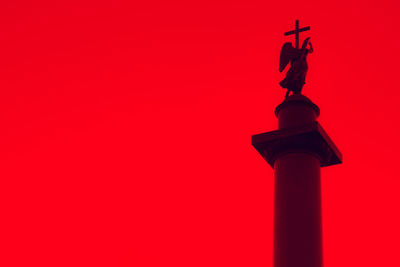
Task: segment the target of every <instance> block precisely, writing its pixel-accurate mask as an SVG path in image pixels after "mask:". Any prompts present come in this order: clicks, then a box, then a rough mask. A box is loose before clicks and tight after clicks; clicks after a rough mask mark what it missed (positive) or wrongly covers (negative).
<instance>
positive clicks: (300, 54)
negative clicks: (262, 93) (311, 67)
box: [279, 20, 313, 98]
mask: <svg viewBox="0 0 400 267" xmlns="http://www.w3.org/2000/svg"><path fill="white" fill-rule="evenodd" d="M309 29H310V27H305V28H301V29H299V21H298V20H296V28H295V30H293V31H290V32H286V33H285V34H284V35H291V34H294V35H295V47H293V45H292V43H290V42H287V43H285V44H283V46H282V49H281V55H280V60H279V71H280V72H282V71H283V70H284V69H285V67H286V66H287V65H288V63H289V61H290V68H289V70H288V72H287V73H286V77H285V79H283V80H282V81H281V82H280V83H279V84H280V86H281V87H283V88H286V89H287V92H286V96H285V98H287V97H288V96H289V93H290V91H292V92H293V94H296V95H297V94H301V89H302V88H303V86H304V84H305V79H306V74H307V70H308V65H307V55H308V54H309V53H312V52H313V47H312V44H311V42H309V40H310V37H308V38H306V39H305V40H304V42H303V45H302V47H301V48H299V33H300V32H303V31H308V30H309ZM307 45H309V46H310V48H309V49H308V48H307Z"/></svg>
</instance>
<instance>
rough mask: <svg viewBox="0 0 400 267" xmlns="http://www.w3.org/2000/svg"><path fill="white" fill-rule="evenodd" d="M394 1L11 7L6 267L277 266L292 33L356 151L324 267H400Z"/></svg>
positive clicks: (0, 26) (0, 72) (331, 189)
mask: <svg viewBox="0 0 400 267" xmlns="http://www.w3.org/2000/svg"><path fill="white" fill-rule="evenodd" d="M399 7H400V6H399V4H398V2H397V1H386V0H380V1H367V2H366V1H342V0H341V1H276V2H269V1H258V0H257V1H248V0H240V1H210V0H205V1H199V2H193V1H174V0H172V1H153V0H152V1H109V2H99V1H84V2H82V1H76V0H73V1H3V2H2V3H1V6H0V38H1V40H0V51H1V52H0V68H1V69H0V125H1V126H0V127H1V129H0V134H1V139H0V170H1V180H0V181H1V184H0V203H1V204H0V205H1V206H0V207H1V210H0V212H1V213H0V214H1V224H2V226H1V230H0V242H1V243H0V244H1V249H0V265H1V266H140V267H142V266H143V267H145V266H146V267H147V266H174V267H177V266H272V221H273V217H272V216H273V210H272V208H273V171H272V169H271V168H270V167H269V166H268V165H267V164H266V163H265V162H264V161H263V159H262V158H261V157H260V156H259V155H258V154H257V152H256V150H255V149H254V148H253V147H252V146H251V144H250V137H251V135H253V134H257V133H261V132H265V131H270V130H274V129H276V128H277V120H276V118H275V117H274V114H273V111H274V108H275V107H276V105H278V104H279V103H280V102H281V101H282V100H283V97H284V93H285V91H284V90H282V89H281V88H280V87H279V86H278V82H279V81H280V80H281V79H282V78H283V76H284V74H282V73H279V72H278V70H277V68H278V57H279V50H280V47H281V45H282V44H283V42H285V41H293V40H294V38H293V37H284V36H283V32H285V31H288V30H292V29H293V27H294V20H295V19H296V18H299V19H300V26H308V25H310V26H311V31H309V32H307V33H302V34H301V40H304V38H305V37H306V36H311V41H312V43H313V45H314V48H315V52H314V53H313V54H311V55H310V56H309V65H310V70H309V75H308V77H307V84H306V86H305V87H304V90H303V92H304V94H305V95H307V96H308V97H310V98H311V99H312V100H313V101H314V102H315V103H317V104H318V105H319V106H320V108H321V116H320V119H319V121H320V123H321V124H322V125H323V127H324V128H325V130H326V131H327V132H328V134H329V135H330V136H331V138H332V139H333V140H334V141H335V143H336V145H337V146H338V147H339V149H340V150H341V152H342V153H343V155H344V164H343V165H340V166H333V167H329V168H325V169H323V170H322V175H323V179H322V193H323V230H324V262H325V267H336V266H400V258H399V257H398V250H399V246H398V240H399V239H400V230H399V224H400V219H399V215H398V209H399V208H398V206H399V202H400V201H399V197H398V191H399V183H400V182H399V180H398V166H399V163H398V154H399V151H400V144H399V139H398V129H399V127H398V123H399V114H400V112H399V111H398V106H397V105H398V98H399V82H398V77H399V75H398V63H399V61H400V55H399V53H398V51H399V50H398V42H399V38H398V35H397V34H398V29H399V27H400V23H399V20H398V13H399Z"/></svg>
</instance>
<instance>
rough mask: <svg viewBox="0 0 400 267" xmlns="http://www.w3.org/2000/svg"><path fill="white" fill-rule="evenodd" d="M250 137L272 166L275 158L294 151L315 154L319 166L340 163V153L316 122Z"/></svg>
mask: <svg viewBox="0 0 400 267" xmlns="http://www.w3.org/2000/svg"><path fill="white" fill-rule="evenodd" d="M251 139H252V140H251V143H252V145H253V146H254V147H255V148H256V149H257V151H258V152H259V153H260V154H261V156H262V157H263V158H264V159H265V160H266V161H267V162H268V164H269V165H271V167H272V168H273V167H274V162H275V160H276V159H277V158H279V157H280V156H282V155H284V154H287V153H294V152H301V153H309V154H313V155H316V156H317V157H318V159H319V160H320V162H321V167H326V166H331V165H335V164H340V163H342V154H341V153H340V151H339V149H338V148H337V147H336V146H335V144H334V143H333V142H332V140H331V139H330V138H329V136H328V135H327V134H326V132H325V131H324V130H323V129H322V126H321V125H320V124H319V123H318V122H313V123H310V124H306V125H302V126H297V127H291V128H283V129H279V130H276V131H272V132H267V133H262V134H257V135H253V136H252V138H251Z"/></svg>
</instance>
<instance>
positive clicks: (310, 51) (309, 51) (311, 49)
mask: <svg viewBox="0 0 400 267" xmlns="http://www.w3.org/2000/svg"><path fill="white" fill-rule="evenodd" d="M308 44H309V45H310V49H309V50H308V53H312V52H314V49H313V47H312V44H311V42H309V43H308Z"/></svg>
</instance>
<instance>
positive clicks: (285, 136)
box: [252, 20, 342, 267]
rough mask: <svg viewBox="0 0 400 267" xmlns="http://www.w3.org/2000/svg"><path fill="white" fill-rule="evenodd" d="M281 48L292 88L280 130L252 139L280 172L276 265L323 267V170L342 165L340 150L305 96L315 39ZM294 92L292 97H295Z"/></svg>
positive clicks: (286, 83)
mask: <svg viewBox="0 0 400 267" xmlns="http://www.w3.org/2000/svg"><path fill="white" fill-rule="evenodd" d="M308 30H310V27H305V28H299V21H298V20H296V25H295V30H293V31H289V32H286V33H285V34H284V35H291V34H294V35H295V46H294V47H293V45H292V44H291V43H285V44H284V45H283V46H282V49H281V55H280V62H279V71H280V72H282V71H283V70H284V69H285V67H286V66H287V65H288V63H289V62H290V68H289V70H288V72H287V73H286V77H285V78H284V79H283V80H282V81H281V82H280V83H279V84H280V86H281V87H283V88H285V89H287V93H286V96H285V100H284V101H283V102H282V103H281V104H279V105H278V106H277V107H276V109H275V115H276V117H277V118H278V122H279V129H278V130H276V131H272V132H267V133H262V134H257V135H253V136H252V145H253V146H254V147H255V148H256V149H257V151H258V152H259V153H260V154H261V156H262V157H263V158H264V159H265V160H266V162H267V163H268V164H269V165H270V166H271V167H272V168H273V169H274V172H275V193H274V194H275V196H274V254H273V255H274V267H322V219H321V171H320V170H321V167H326V166H331V165H335V164H340V163H342V155H341V153H340V152H339V150H338V148H337V147H336V146H335V144H334V143H333V142H332V140H331V139H330V138H329V136H328V135H327V134H326V132H325V131H324V130H323V128H322V126H321V125H320V124H319V123H318V121H317V118H318V116H319V114H320V110H319V108H318V106H317V105H315V104H314V103H313V102H312V101H311V100H310V99H308V98H307V97H306V96H304V95H302V94H301V90H302V88H303V86H304V84H305V78H306V74H307V69H308V65H307V55H308V54H310V53H312V52H313V47H312V45H311V43H310V41H309V40H310V38H309V37H308V38H306V39H305V40H304V42H303V45H302V47H301V48H299V33H300V32H304V31H308ZM290 92H292V95H290Z"/></svg>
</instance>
